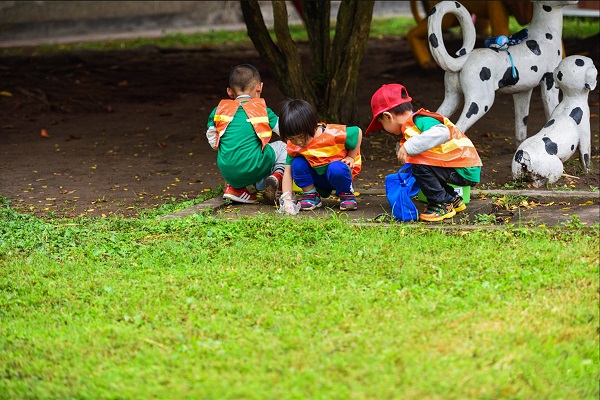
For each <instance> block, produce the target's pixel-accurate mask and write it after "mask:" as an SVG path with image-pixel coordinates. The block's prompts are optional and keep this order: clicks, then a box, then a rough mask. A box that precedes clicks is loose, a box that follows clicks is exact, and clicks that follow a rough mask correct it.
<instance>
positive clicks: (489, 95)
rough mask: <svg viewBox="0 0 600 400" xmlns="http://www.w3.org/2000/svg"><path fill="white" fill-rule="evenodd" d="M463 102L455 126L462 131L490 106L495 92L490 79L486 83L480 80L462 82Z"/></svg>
mask: <svg viewBox="0 0 600 400" xmlns="http://www.w3.org/2000/svg"><path fill="white" fill-rule="evenodd" d="M463 91H464V97H465V104H464V105H463V110H462V113H461V114H460V118H459V119H458V121H457V122H456V126H457V127H458V128H459V129H460V130H462V131H463V132H465V133H466V132H467V130H468V129H469V128H470V127H471V126H473V124H475V122H477V121H479V119H480V118H481V117H483V116H484V115H485V114H487V112H488V111H489V110H490V108H492V105H493V104H494V99H495V97H496V93H495V90H494V87H493V84H492V83H491V81H487V82H486V83H483V82H481V81H480V80H477V81H471V82H465V83H464V84H463Z"/></svg>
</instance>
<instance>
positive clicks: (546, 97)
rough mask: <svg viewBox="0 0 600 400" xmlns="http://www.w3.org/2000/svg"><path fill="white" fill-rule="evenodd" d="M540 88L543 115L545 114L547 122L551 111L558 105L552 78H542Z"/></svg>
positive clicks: (547, 76)
mask: <svg viewBox="0 0 600 400" xmlns="http://www.w3.org/2000/svg"><path fill="white" fill-rule="evenodd" d="M550 79H551V81H550ZM540 88H541V92H540V93H541V97H542V105H543V106H544V113H545V114H546V120H547V119H549V118H550V115H551V114H552V111H554V109H555V108H556V106H557V105H558V89H557V87H556V85H555V84H554V78H550V77H549V75H546V76H544V78H543V79H542V84H541V85H540Z"/></svg>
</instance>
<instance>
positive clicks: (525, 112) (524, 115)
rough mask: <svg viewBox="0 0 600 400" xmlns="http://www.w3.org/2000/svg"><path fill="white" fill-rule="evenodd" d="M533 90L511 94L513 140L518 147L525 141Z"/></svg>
mask: <svg viewBox="0 0 600 400" xmlns="http://www.w3.org/2000/svg"><path fill="white" fill-rule="evenodd" d="M531 93H533V89H529V90H527V91H525V92H521V93H515V94H513V101H514V103H515V140H516V141H517V143H516V147H519V145H520V144H521V143H523V141H524V140H525V139H527V119H528V118H529V102H530V101H531Z"/></svg>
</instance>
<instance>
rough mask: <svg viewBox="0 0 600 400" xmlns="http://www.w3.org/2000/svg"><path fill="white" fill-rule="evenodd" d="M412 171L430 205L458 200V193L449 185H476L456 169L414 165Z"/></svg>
mask: <svg viewBox="0 0 600 400" xmlns="http://www.w3.org/2000/svg"><path fill="white" fill-rule="evenodd" d="M410 170H411V171H412V174H413V176H414V177H415V179H416V180H417V183H418V184H419V187H420V188H421V190H422V191H423V194H424V195H425V197H427V202H428V203H429V204H444V203H452V201H453V200H454V199H455V198H456V192H455V191H454V188H453V187H452V186H450V185H448V184H449V183H451V184H453V185H456V186H475V185H476V183H475V182H471V181H468V180H466V179H465V178H463V177H462V176H460V175H459V174H458V173H457V172H456V170H455V169H454V168H445V167H433V166H431V165H422V164H413V165H412V166H411V167H410Z"/></svg>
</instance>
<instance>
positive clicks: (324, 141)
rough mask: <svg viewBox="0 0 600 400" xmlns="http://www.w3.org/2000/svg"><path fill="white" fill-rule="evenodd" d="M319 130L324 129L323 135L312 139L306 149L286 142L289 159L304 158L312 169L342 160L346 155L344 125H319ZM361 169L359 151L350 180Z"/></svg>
mask: <svg viewBox="0 0 600 400" xmlns="http://www.w3.org/2000/svg"><path fill="white" fill-rule="evenodd" d="M321 128H324V130H323V133H321V134H320V135H319V136H317V137H315V138H313V140H312V141H311V142H310V143H309V144H308V147H300V146H296V145H295V144H293V143H292V142H290V141H288V142H287V152H288V154H289V155H290V156H291V157H298V156H302V157H304V158H305V159H306V161H308V163H309V164H310V166H311V167H313V168H315V167H320V166H323V165H327V164H330V163H332V162H333V161H341V160H343V159H344V157H346V155H347V154H348V150H346V137H347V134H346V125H336V124H327V125H321ZM361 168H362V158H361V156H360V151H359V152H358V153H357V154H356V157H354V168H352V178H354V177H355V176H356V175H358V173H359V172H360V170H361Z"/></svg>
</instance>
